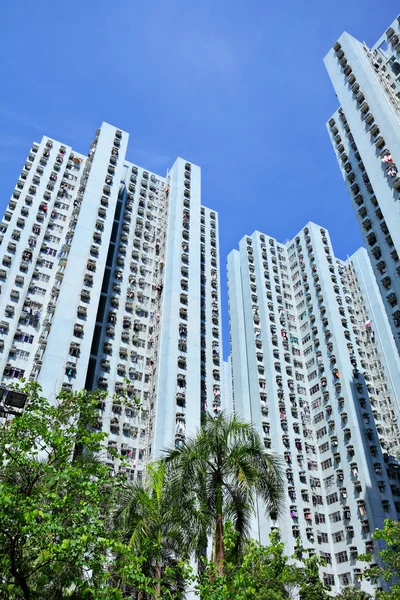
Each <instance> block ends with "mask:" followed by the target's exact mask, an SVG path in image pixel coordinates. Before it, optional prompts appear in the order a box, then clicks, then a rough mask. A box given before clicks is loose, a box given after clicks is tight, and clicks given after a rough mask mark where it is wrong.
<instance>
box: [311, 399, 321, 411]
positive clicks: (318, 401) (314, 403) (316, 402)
mask: <svg viewBox="0 0 400 600" xmlns="http://www.w3.org/2000/svg"><path fill="white" fill-rule="evenodd" d="M319 406H321V398H316V399H315V400H313V401H312V403H311V408H312V409H313V410H315V409H316V408H318V407H319Z"/></svg>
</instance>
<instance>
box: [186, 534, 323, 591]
mask: <svg viewBox="0 0 400 600" xmlns="http://www.w3.org/2000/svg"><path fill="white" fill-rule="evenodd" d="M237 535H238V534H237V533H236V532H234V531H233V528H231V527H230V525H229V523H228V525H227V527H226V531H225V535H224V541H225V545H226V547H227V555H228V554H229V549H230V548H232V547H234V544H235V537H236V536H237ZM299 549H300V550H301V548H299ZM303 554H304V552H303ZM298 556H299V553H298V552H297V553H296V555H295V556H293V557H288V556H286V555H285V552H284V544H283V543H282V542H281V540H280V536H279V532H278V531H277V530H275V531H273V532H272V533H271V535H270V543H269V544H268V545H267V546H262V545H261V544H259V543H258V542H256V541H254V540H247V541H246V543H245V549H244V555H243V559H242V560H241V561H240V563H239V564H235V563H232V562H229V561H227V562H225V568H224V573H223V574H221V573H220V572H219V571H218V569H217V565H216V564H215V563H213V562H211V563H208V565H207V567H206V570H205V572H204V573H203V574H201V575H199V577H198V586H197V589H198V592H199V594H200V596H201V598H202V600H248V599H249V598H252V599H254V600H287V599H288V598H292V597H299V598H301V599H302V600H316V599H318V600H328V598H329V596H328V593H327V588H326V587H325V586H324V584H323V583H322V582H321V581H320V579H319V577H318V569H319V567H320V566H321V564H322V561H321V559H320V558H318V557H317V556H311V557H307V558H304V559H303V560H302V561H301V562H299V560H298Z"/></svg>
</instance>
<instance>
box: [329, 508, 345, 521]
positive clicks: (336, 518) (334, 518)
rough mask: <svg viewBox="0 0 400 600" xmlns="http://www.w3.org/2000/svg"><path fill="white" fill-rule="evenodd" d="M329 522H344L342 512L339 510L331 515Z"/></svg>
mask: <svg viewBox="0 0 400 600" xmlns="http://www.w3.org/2000/svg"><path fill="white" fill-rule="evenodd" d="M329 520H330V522H331V523H338V522H339V521H341V520H342V517H341V514H340V510H337V511H336V512H334V513H331V514H330V515H329Z"/></svg>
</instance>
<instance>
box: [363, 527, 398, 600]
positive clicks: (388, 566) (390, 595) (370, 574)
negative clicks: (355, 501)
mask: <svg viewBox="0 0 400 600" xmlns="http://www.w3.org/2000/svg"><path fill="white" fill-rule="evenodd" d="M372 537H373V539H374V540H380V541H382V542H385V547H384V548H383V549H382V550H380V551H379V552H378V555H379V562H380V565H377V564H372V565H371V566H369V567H367V568H366V569H365V570H364V572H363V578H366V579H369V580H371V581H372V582H373V583H377V582H378V579H381V580H383V581H385V582H387V583H389V585H390V590H389V591H382V590H377V592H376V594H375V598H377V600H389V599H390V600H400V523H399V522H398V521H393V520H391V519H385V523H384V527H383V529H377V530H376V531H375V532H374V533H373V534H372ZM372 557H373V555H371V554H363V555H360V556H359V557H358V558H359V560H363V561H365V562H368V563H370V562H371V558H372Z"/></svg>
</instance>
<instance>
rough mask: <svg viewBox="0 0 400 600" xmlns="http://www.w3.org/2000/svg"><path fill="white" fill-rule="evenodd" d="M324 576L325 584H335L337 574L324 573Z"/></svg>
mask: <svg viewBox="0 0 400 600" xmlns="http://www.w3.org/2000/svg"><path fill="white" fill-rule="evenodd" d="M322 578H323V580H324V584H325V585H335V576H334V575H332V574H331V573H323V574H322Z"/></svg>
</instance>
